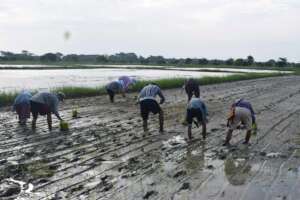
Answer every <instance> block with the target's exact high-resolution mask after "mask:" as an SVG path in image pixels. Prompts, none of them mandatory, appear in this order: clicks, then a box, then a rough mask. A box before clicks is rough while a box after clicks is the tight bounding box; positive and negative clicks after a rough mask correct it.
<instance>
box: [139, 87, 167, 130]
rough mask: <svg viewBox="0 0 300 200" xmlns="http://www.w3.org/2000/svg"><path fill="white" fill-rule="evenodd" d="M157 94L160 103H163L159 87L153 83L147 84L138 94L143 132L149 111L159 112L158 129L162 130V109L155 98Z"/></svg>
mask: <svg viewBox="0 0 300 200" xmlns="http://www.w3.org/2000/svg"><path fill="white" fill-rule="evenodd" d="M157 95H158V96H159V97H160V104H162V103H164V101H165V97H164V96H163V94H162V92H161V90H160V88H159V87H158V86H157V85H155V84H148V85H147V86H145V87H144V88H143V89H142V90H141V92H140V94H139V98H138V101H139V103H140V110H141V116H142V119H143V128H144V132H146V131H147V130H148V122H147V121H148V116H149V113H150V112H151V113H153V114H157V113H158V114H159V127H160V128H159V130H160V132H163V123H164V119H163V111H162V109H161V107H160V106H159V104H158V103H157V101H156V99H155V97H156V96H157Z"/></svg>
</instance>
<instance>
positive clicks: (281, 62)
mask: <svg viewBox="0 0 300 200" xmlns="http://www.w3.org/2000/svg"><path fill="white" fill-rule="evenodd" d="M287 65H288V62H287V58H283V57H280V58H279V59H278V61H277V66H278V67H286V66H287Z"/></svg>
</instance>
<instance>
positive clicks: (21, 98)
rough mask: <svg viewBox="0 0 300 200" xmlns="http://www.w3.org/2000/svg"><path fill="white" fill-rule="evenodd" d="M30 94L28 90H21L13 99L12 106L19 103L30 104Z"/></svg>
mask: <svg viewBox="0 0 300 200" xmlns="http://www.w3.org/2000/svg"><path fill="white" fill-rule="evenodd" d="M31 97H32V95H31V94H30V92H27V91H23V92H21V93H20V94H19V95H18V96H17V97H16V98H15V101H14V106H16V105H19V104H28V105H29V104H30V99H31Z"/></svg>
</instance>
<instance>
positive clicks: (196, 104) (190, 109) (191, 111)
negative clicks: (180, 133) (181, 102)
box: [186, 98, 207, 140]
mask: <svg viewBox="0 0 300 200" xmlns="http://www.w3.org/2000/svg"><path fill="white" fill-rule="evenodd" d="M194 117H196V118H197V120H198V123H201V124H202V136H203V139H205V138H206V123H207V108H206V105H205V104H204V102H203V101H202V100H201V99H200V98H192V99H191V100H190V101H189V103H188V106H187V113H186V122H187V123H188V138H189V140H191V139H192V123H193V118H194ZM197 126H198V124H197Z"/></svg>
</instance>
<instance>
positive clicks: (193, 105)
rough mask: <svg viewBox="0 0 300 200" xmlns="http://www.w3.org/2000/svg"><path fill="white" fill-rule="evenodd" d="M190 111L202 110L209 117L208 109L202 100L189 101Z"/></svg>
mask: <svg viewBox="0 0 300 200" xmlns="http://www.w3.org/2000/svg"><path fill="white" fill-rule="evenodd" d="M188 109H201V111H202V112H203V115H204V116H206V115H207V108H206V105H205V104H204V102H203V101H202V100H201V99H200V98H192V99H191V100H190V101H189V104H188Z"/></svg>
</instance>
